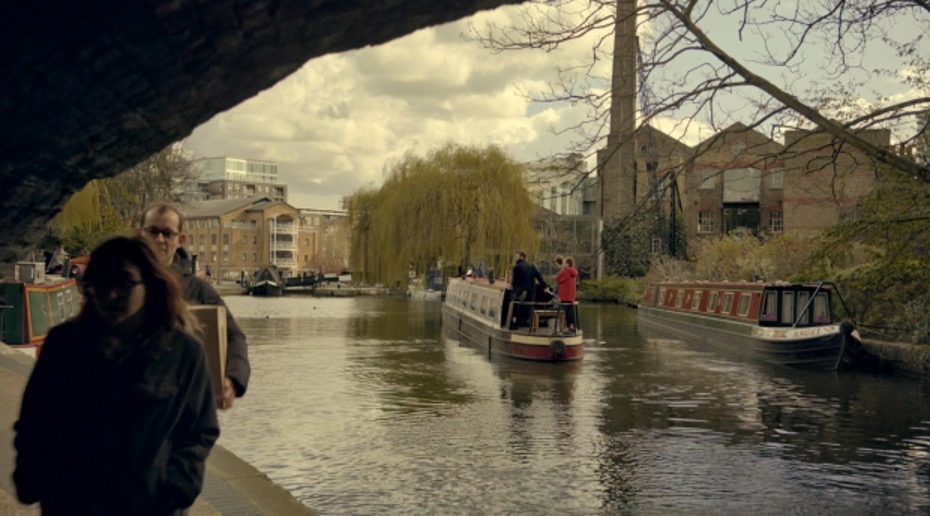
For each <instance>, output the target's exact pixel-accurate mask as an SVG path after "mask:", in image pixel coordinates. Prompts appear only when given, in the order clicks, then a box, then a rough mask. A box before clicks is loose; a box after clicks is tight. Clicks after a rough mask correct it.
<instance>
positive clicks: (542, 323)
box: [442, 277, 584, 362]
mask: <svg viewBox="0 0 930 516" xmlns="http://www.w3.org/2000/svg"><path fill="white" fill-rule="evenodd" d="M511 292H512V290H511V288H510V285H509V284H507V283H506V282H503V281H493V280H489V279H487V278H471V277H466V278H452V279H450V280H449V284H448V286H447V288H446V295H445V299H444V301H443V304H442V327H443V330H444V331H445V332H447V335H449V336H451V337H454V338H456V339H458V340H459V341H460V342H462V343H465V344H468V345H470V346H473V347H476V348H478V349H479V350H481V351H483V352H486V353H487V354H488V356H493V355H497V356H503V357H510V358H519V359H524V360H536V361H544V362H567V361H572V360H580V359H581V358H582V357H583V356H584V347H583V345H582V332H581V330H580V329H579V328H569V327H568V326H567V325H566V322H565V321H566V312H565V310H576V309H577V304H576V305H570V306H568V307H566V306H564V305H562V306H559V305H553V304H551V303H544V302H543V303H538V302H535V300H534V302H522V303H521V302H518V301H515V300H513V299H511V298H512V296H511ZM521 305H523V306H524V307H525V309H526V310H528V311H529V318H528V321H526V323H525V324H524V323H521V324H522V325H519V326H517V325H515V324H513V321H514V316H515V313H516V311H517V310H518V309H519V307H520V306H521ZM575 315H576V317H574V320H575V321H578V317H577V314H575Z"/></svg>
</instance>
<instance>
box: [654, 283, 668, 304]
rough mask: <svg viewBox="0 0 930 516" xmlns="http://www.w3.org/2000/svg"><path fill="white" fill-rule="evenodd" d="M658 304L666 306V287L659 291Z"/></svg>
mask: <svg viewBox="0 0 930 516" xmlns="http://www.w3.org/2000/svg"><path fill="white" fill-rule="evenodd" d="M656 304H657V305H659V306H665V305H666V304H667V303H666V302H665V287H662V288H660V289H659V297H658V298H657V299H656Z"/></svg>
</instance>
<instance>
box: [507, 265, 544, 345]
mask: <svg viewBox="0 0 930 516" xmlns="http://www.w3.org/2000/svg"><path fill="white" fill-rule="evenodd" d="M515 258H516V260H517V263H516V264H514V266H513V271H512V273H511V287H513V299H514V301H517V302H518V303H519V304H517V305H516V306H515V308H514V318H515V319H516V320H515V321H511V328H513V327H514V326H518V327H519V326H529V325H530V314H531V313H532V308H533V305H532V303H533V302H535V300H536V285H537V283H538V284H539V288H541V289H545V288H546V282H545V281H544V280H543V278H542V275H541V274H540V273H539V271H538V270H536V266H535V265H533V264H532V263H530V262H528V261H527V260H526V252H525V251H523V250H520V251H517V254H516V256H515Z"/></svg>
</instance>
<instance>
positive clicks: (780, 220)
mask: <svg viewBox="0 0 930 516" xmlns="http://www.w3.org/2000/svg"><path fill="white" fill-rule="evenodd" d="M769 229H771V230H772V233H781V232H783V231H784V230H785V220H784V217H783V216H782V212H780V211H770V212H769Z"/></svg>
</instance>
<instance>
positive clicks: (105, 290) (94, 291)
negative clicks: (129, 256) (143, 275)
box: [84, 278, 143, 297]
mask: <svg viewBox="0 0 930 516" xmlns="http://www.w3.org/2000/svg"><path fill="white" fill-rule="evenodd" d="M142 283H143V281H142V280H140V279H132V278H123V279H121V280H117V281H114V282H109V281H108V282H104V283H96V284H95V283H85V284H84V295H85V296H87V297H96V296H98V295H105V294H109V293H111V292H116V293H118V294H120V295H123V296H125V295H127V294H129V292H131V291H132V289H134V288H136V285H141V284H142Z"/></svg>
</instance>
